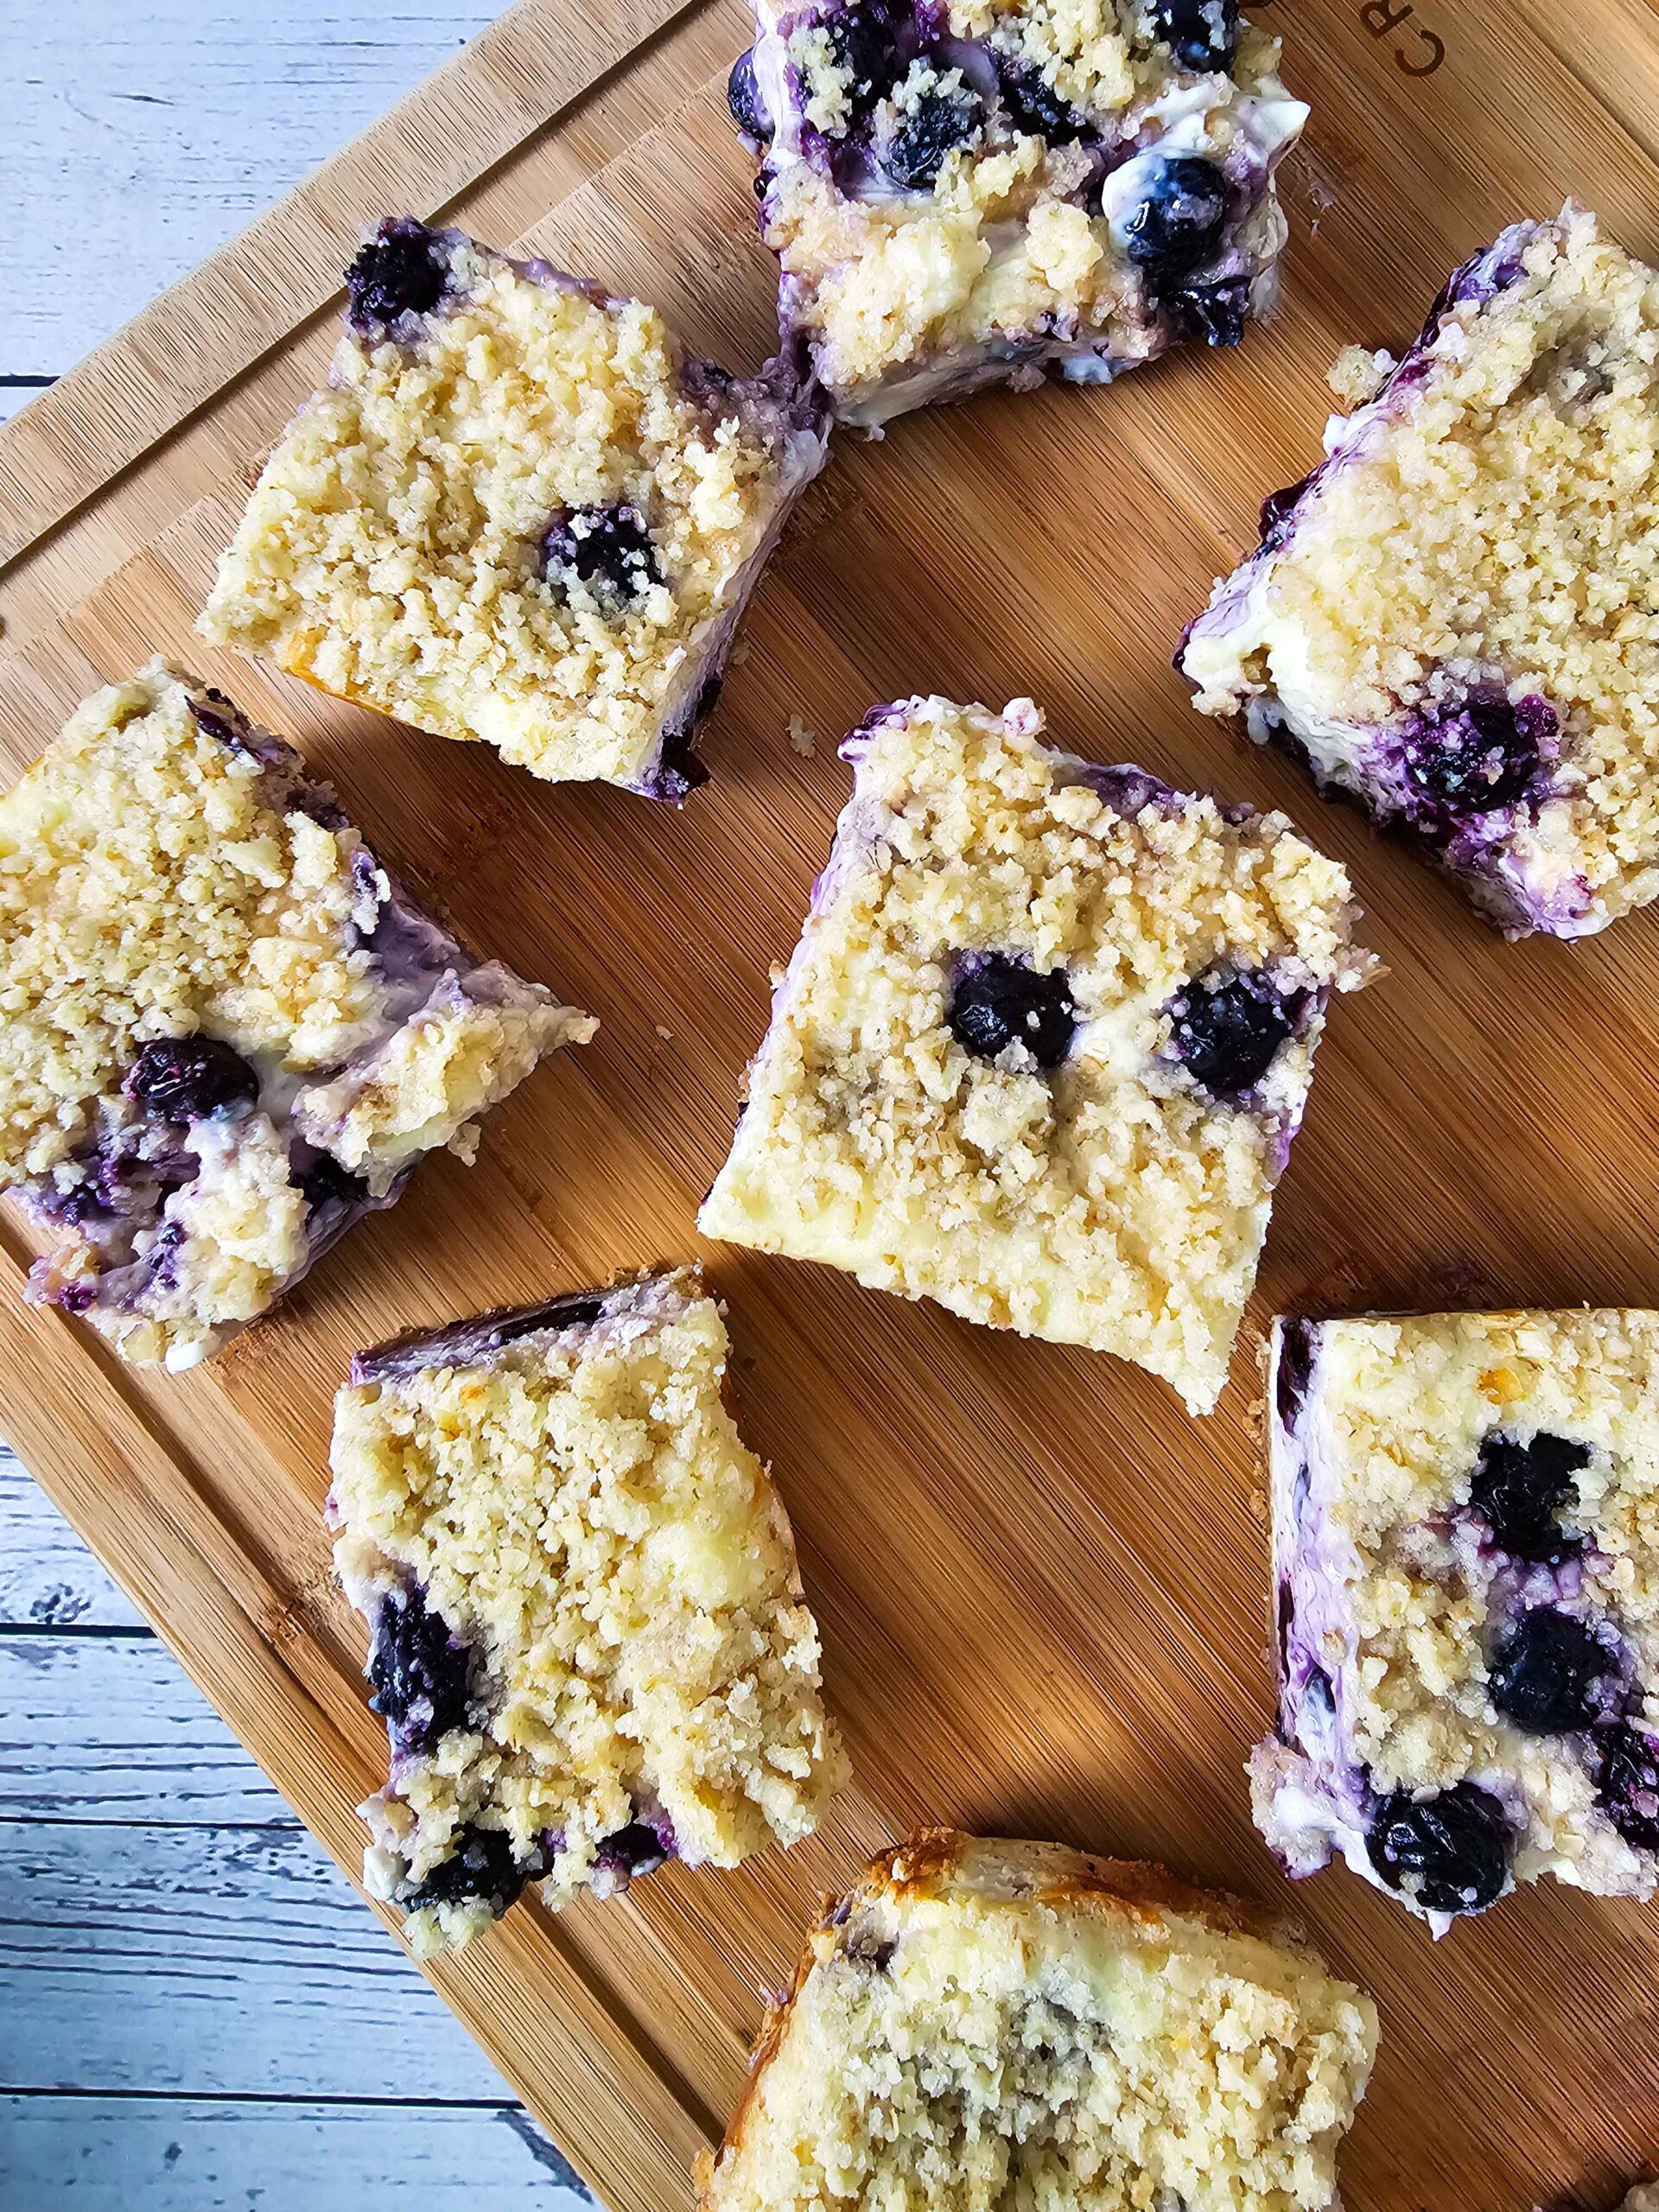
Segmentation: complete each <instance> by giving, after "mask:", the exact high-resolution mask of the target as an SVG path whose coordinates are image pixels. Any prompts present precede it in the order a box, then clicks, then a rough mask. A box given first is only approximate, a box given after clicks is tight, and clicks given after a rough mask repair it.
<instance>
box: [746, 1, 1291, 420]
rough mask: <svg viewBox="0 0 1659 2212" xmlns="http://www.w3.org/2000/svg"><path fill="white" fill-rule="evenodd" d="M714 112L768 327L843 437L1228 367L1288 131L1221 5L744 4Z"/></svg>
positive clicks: (1263, 299) (1262, 274)
mask: <svg viewBox="0 0 1659 2212" xmlns="http://www.w3.org/2000/svg"><path fill="white" fill-rule="evenodd" d="M756 16H757V22H758V35H757V37H756V40H755V43H754V47H753V52H752V53H751V54H745V55H744V56H743V57H742V58H741V60H740V61H739V62H738V64H737V67H736V68H735V69H734V72H733V74H732V79H731V83H730V86H729V98H730V101H731V105H732V110H733V113H734V116H735V117H736V119H737V122H738V124H739V127H740V129H741V130H742V131H743V132H744V134H745V136H746V137H747V139H748V141H749V143H751V144H752V145H753V147H754V148H755V149H756V150H757V151H759V152H760V154H761V169H760V177H759V179H758V180H757V185H756V189H757V191H758V192H759V193H760V227H761V232H762V235H763V236H764V237H765V238H766V243H767V244H768V245H770V246H771V247H772V250H773V251H774V252H775V253H776V254H777V255H778V257H779V265H780V287H779V324H780V327H781V329H782V332H783V336H784V340H785V346H786V347H788V346H792V347H794V348H795V349H797V350H798V352H799V353H801V354H802V355H803V356H804V359H806V360H807V361H809V362H810V365H811V368H812V372H813V373H814V374H815V375H816V376H817V378H819V379H820V380H821V381H822V383H823V385H824V386H825V388H826V389H827V390H828V391H829V393H830V395H831V397H832V398H833V400H834V403H835V406H836V412H837V413H838V414H839V415H840V416H842V419H843V420H845V421H847V422H849V423H863V424H866V425H868V426H871V427H874V426H875V425H877V424H880V423H884V422H886V421H887V420H888V419H889V418H890V417H891V416H894V415H897V414H899V413H900V412H902V411H903V410H905V409H906V408H910V407H919V406H921V405H923V404H925V402H927V401H930V400H940V399H955V398H960V397H962V396H963V394H964V393H965V392H969V391H973V390H974V389H975V388H976V386H979V385H986V384H991V383H1001V382H1006V383H1010V384H1013V385H1016V386H1019V387H1020V388H1022V389H1025V388H1029V387H1030V386H1033V385H1038V384H1040V383H1041V382H1042V380H1043V378H1044V377H1045V376H1046V375H1054V376H1059V377H1064V378H1068V379H1070V380H1071V382H1073V383H1077V384H1105V383H1108V382H1109V381H1110V379H1111V378H1113V377H1115V376H1117V375H1119V374H1120V373H1121V372H1122V371H1123V370H1125V369H1128V368H1132V367H1134V366H1135V364H1136V363H1137V362H1141V361H1146V360H1151V359H1154V356H1156V355H1157V354H1159V353H1162V352H1163V351H1164V350H1165V349H1166V347H1167V346H1171V345H1173V344H1174V343H1176V342H1177V341H1178V340H1202V341H1203V342H1205V343H1206V344H1208V345H1211V346H1231V345H1236V343H1237V341H1238V340H1239V339H1240V337H1241V336H1242V335H1243V327H1244V323H1245V320H1246V318H1247V317H1248V316H1249V315H1261V314H1264V313H1265V312H1266V311H1267V310H1268V308H1270V306H1271V305H1272V303H1273V300H1274V296H1275V293H1276V290H1277V283H1278V263H1279V257H1280V254H1281V251H1282V249H1283V246H1284V242H1285V222H1284V218H1283V216H1282V214H1281V213H1280V209H1279V203H1278V200H1277V199H1276V197H1275V195H1274V169H1275V168H1277V166H1278V163H1279V162H1280V160H1281V157H1282V156H1283V155H1284V153H1285V151H1286V149H1287V148H1288V147H1289V146H1290V145H1292V144H1293V143H1294V141H1295V139H1296V137H1297V136H1298V134H1299V133H1300V130H1301V126H1302V123H1303V121H1304V119H1305V118H1306V113H1307V111H1306V108H1305V107H1304V106H1303V105H1301V103H1300V101H1297V100H1294V99H1290V98H1288V97H1287V94H1286V92H1285V89H1284V87H1283V86H1282V85H1281V83H1280V81H1279V79H1278V76H1277V74H1276V69H1277V63H1278V55H1279V48H1278V41H1276V40H1275V39H1274V38H1271V37H1269V36H1268V35H1265V34H1263V33H1261V32H1258V31H1256V30H1255V29H1252V28H1251V27H1250V26H1249V25H1248V24H1246V25H1243V26H1241V24H1240V22H1239V20H1238V11H1237V8H1236V0H1104V4H1102V5H1096V6H1092V7H1087V8H1082V7H1077V6H1074V5H1071V4H1070V3H1069V0H948V4H944V5H940V4H936V0H781V4H779V0H756Z"/></svg>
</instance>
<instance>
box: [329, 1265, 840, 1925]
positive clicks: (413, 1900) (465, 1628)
mask: <svg viewBox="0 0 1659 2212" xmlns="http://www.w3.org/2000/svg"><path fill="white" fill-rule="evenodd" d="M727 1357H728V1342H727V1335H726V1327H725V1323H724V1320H723V1319H722V1318H721V1309H720V1307H719V1306H717V1305H716V1304H715V1301H714V1300H713V1299H711V1298H709V1296H708V1295H707V1294H705V1293H704V1291H703V1290H702V1285H701V1283H700V1281H699V1280H698V1278H697V1276H696V1274H695V1273H691V1272H688V1271H682V1272H679V1273H676V1274H664V1275H658V1276H652V1277H647V1278H645V1279H643V1280H641V1281H637V1282H632V1283H626V1284H622V1285H620V1286H618V1287H616V1288H614V1289H613V1290H609V1291H594V1292H591V1293H583V1294H578V1295H575V1296H570V1297H565V1298H556V1299H553V1300H549V1301H548V1302H547V1303H545V1304H543V1305H540V1306H527V1307H524V1308H522V1309H520V1310H518V1311H516V1312H512V1313H491V1314H486V1315H483V1316H482V1317H480V1319H477V1320H473V1321H462V1322H457V1323H456V1324H454V1325H453V1326H451V1327H448V1328H445V1329H440V1330H438V1331H436V1332H434V1333H432V1334H429V1335H426V1336H416V1337H411V1338H404V1339H402V1340H400V1341H399V1342H397V1343H395V1344H387V1345H383V1346H382V1347H381V1348H380V1349H379V1350H378V1351H371V1352H365V1353H362V1354H361V1355H359V1357H358V1358H356V1359H355V1360H353V1363H352V1380H351V1384H350V1387H349V1388H347V1389H343V1390H342V1391H341V1392H340V1395H339V1398H338V1400H337V1401H336V1406H335V1422H334V1452H333V1468H334V1487H333V1490H332V1491H331V1492H330V1496H329V1517H330V1521H331V1523H332V1525H333V1526H334V1529H335V1531H336V1535H337V1541H336V1543H335V1548H334V1559H335V1563H336V1566H337V1567H338V1569H339V1572H340V1578H341V1580H342V1581H343V1583H344V1584H345V1586H346V1593H347V1595H348V1596H349V1597H350V1598H351V1599H352V1602H353V1605H356V1606H357V1608H358V1609H359V1611H360V1612H362V1613H363V1614H364V1615H365V1618H366V1619H367V1620H368V1622H369V1624H370V1630H371V1634H372V1650H371V1656H370V1660H369V1677H370V1680H371V1681H372V1683H373V1685H374V1693H375V1694H374V1703H375V1706H376V1708H377V1709H378V1711H379V1712H380V1713H382V1714H383V1715H384V1716H385V1723H386V1732H387V1735H388V1737H389V1738H390V1741H391V1780H390V1781H389V1783H387V1786H386V1787H385V1789H383V1790H382V1791H381V1792H380V1794H379V1795H378V1796H377V1797H374V1798H372V1799H371V1800H370V1801H369V1802H368V1803H367V1804H366V1805H365V1807H364V1808H363V1815H364V1818H365V1821H366V1822H367V1824H368V1827H369V1830H370V1834H371V1835H372V1842H371V1844H370V1846H369V1848H368V1850H367V1853H366V1854H365V1861H364V1866H365V1881H366V1883H367V1885H368V1887H369V1889H370V1890H371V1891H372V1892H373V1894H374V1895H376V1896H377V1897H384V1898H386V1899H387V1900H389V1901H390V1902H391V1903H393V1904H397V1905H398V1906H399V1907H400V1908H401V1909H402V1910H403V1911H404V1914H405V1916H406V1920H405V1928H406V1932H407V1933H408V1935H409V1936H410V1941H411V1942H413V1944H414V1946H415V1948H416V1950H418V1951H423V1952H424V1951H431V1950H437V1949H442V1948H446V1947H448V1946H450V1945H454V1944H458V1943H462V1942H467V1940H468V1939H469V1938H470V1937H471V1936H473V1935H474V1934H476V1933H477V1932H478V1930H479V1929H480V1928H483V1927H485V1926H486V1925H487V1924H488V1923H489V1922H490V1921H492V1920H493V1919H497V1918H499V1916H500V1915H501V1914H502V1913H504V1912H505V1910H506V1909H507V1907H508V1906H509V1905H510V1904H512V1901H513V1900H514V1898H515V1897H518V1894H519V1893H520V1891H522V1890H523V1889H524V1887H525V1885H527V1884H528V1883H531V1882H537V1883H539V1884H540V1885H541V1888H542V1894H543V1897H544V1898H545V1899H546V1901H547V1902H548V1903H549V1904H552V1905H555V1906H557V1905H561V1904H565V1903H567V1902H568V1901H569V1899H570V1898H571V1897H574V1896H575V1895H576V1894H577V1893H578V1892H579V1891H582V1890H583V1889H588V1890H591V1891H594V1893H595V1894H597V1895H598V1896H601V1897H607V1896H609V1895H610V1894H611V1893H612V1892H613V1891H616V1890H619V1889H623V1888H626V1885H627V1884H628V1883H629V1881H630V1880H632V1878H635V1877H636V1876H639V1875H641V1874H646V1873H649V1872H652V1870H653V1869H655V1868H656V1867H658V1866H661V1865H662V1864H663V1863H664V1860H666V1859H682V1860H683V1861H684V1862H685V1864H686V1865H688V1866H701V1865H705V1864H706V1865H711V1866H736V1865H737V1864H738V1862H739V1861H740V1860H741V1859H745V1858H747V1857H748V1855H749V1854H750V1853H753V1852H755V1851H759V1850H760V1849H762V1848H763V1847H765V1846H766V1845H767V1844H770V1843H772V1842H779V1843H784V1844H790V1843H794V1842H797V1841H798V1840H800V1839H801V1838H802V1837H803V1836H805V1835H808V1834H810V1833H811V1832H812V1830H813V1829H814V1828H815V1827H817V1822H818V1818H819V1815H820V1813H821V1811H822V1809H823V1804H824V1802H825V1801H826V1800H827V1798H828V1797H829V1795H830V1794H831V1792H832V1791H833V1790H834V1789H836V1787H837V1786H838V1785H839V1783H841V1781H842V1779H843V1776H844V1761H843V1759H842V1754H841V1751H840V1749H839V1746H838V1744H837V1741H836V1733H835V1731H834V1728H833V1726H832V1725H831V1723H830V1722H829V1719H828V1718H827V1717H826V1715H825V1713H824V1709H823V1700H822V1698H821V1696H820V1694H819V1670H818V1657H819V1655H818V1632H817V1625H816V1624H815V1622H814V1620H813V1618H812V1615H811V1613H810V1611H809V1610H808V1608H807V1605H806V1603H805V1601H804V1598H803V1596H802V1592H801V1586H800V1579H799V1575H798V1571H797V1567H796V1563H795V1545H794V1539H793V1537H792V1536H791V1533H790V1526H789V1522H788V1519H787V1517H786V1516H785V1512H784V1508H783V1503H782V1501H781V1500H780V1498H779V1496H778V1493H777V1491H776V1490H775V1489H774V1488H773V1486H772V1482H771V1480H770V1479H769V1478H768V1476H767V1474H766V1470H765V1468H764V1467H763V1466H762V1465H761V1464H760V1461H759V1460H758V1459H756V1458H755V1457H754V1455H753V1452H750V1451H748V1450H747V1448H746V1447H745V1446H744V1444H743V1442H742V1440H741V1437H740V1436H739V1434H738V1433H737V1429H736V1427H735V1425H734V1421H733V1420H732V1417H731V1414H729V1413H728V1410H727V1408H726V1406H725V1403H724V1402H723V1399H722V1395H721V1393H722V1383H723V1381H724V1377H725V1372H726V1364H727Z"/></svg>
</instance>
